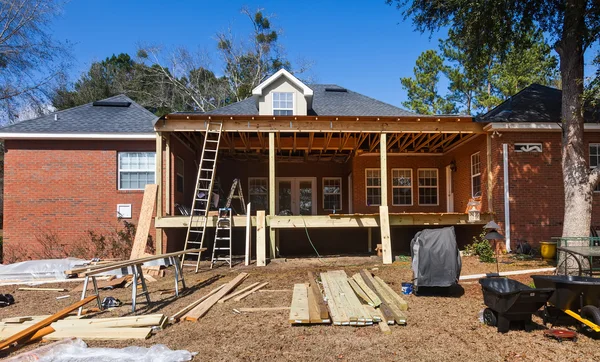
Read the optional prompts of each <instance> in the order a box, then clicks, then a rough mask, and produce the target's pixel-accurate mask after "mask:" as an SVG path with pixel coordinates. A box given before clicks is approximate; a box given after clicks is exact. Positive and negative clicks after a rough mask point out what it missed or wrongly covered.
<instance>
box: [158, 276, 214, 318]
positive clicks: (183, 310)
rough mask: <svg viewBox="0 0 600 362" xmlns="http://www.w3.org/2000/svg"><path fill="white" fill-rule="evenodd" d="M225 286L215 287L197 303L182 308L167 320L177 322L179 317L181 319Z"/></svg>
mask: <svg viewBox="0 0 600 362" xmlns="http://www.w3.org/2000/svg"><path fill="white" fill-rule="evenodd" d="M225 285H226V284H223V285H219V286H218V287H216V288H215V289H213V290H211V291H210V292H209V293H208V294H207V295H205V296H203V297H202V298H200V299H198V300H197V301H195V302H193V303H191V304H188V305H187V306H185V307H183V309H181V310H179V311H178V312H177V313H175V314H173V316H171V318H169V319H170V320H173V321H178V320H179V319H181V317H183V316H184V315H185V314H186V313H187V312H189V311H190V310H192V309H193V308H194V307H196V306H197V305H198V304H200V303H202V302H203V301H205V300H206V299H208V298H209V297H210V296H212V295H213V294H215V293H216V292H218V291H219V290H221V289H222V288H223V287H225Z"/></svg>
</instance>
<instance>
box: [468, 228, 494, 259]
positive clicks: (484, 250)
mask: <svg viewBox="0 0 600 362" xmlns="http://www.w3.org/2000/svg"><path fill="white" fill-rule="evenodd" d="M485 234H486V233H485V230H482V231H481V233H480V234H479V235H477V236H474V237H473V243H472V244H471V245H467V246H466V247H465V251H464V253H465V254H466V255H477V256H479V261H481V262H483V263H494V262H495V261H496V257H495V254H494V249H493V248H492V245H491V244H490V241H489V240H487V239H486V238H485Z"/></svg>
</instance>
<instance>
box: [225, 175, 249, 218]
mask: <svg viewBox="0 0 600 362" xmlns="http://www.w3.org/2000/svg"><path fill="white" fill-rule="evenodd" d="M236 193H237V194H236ZM233 199H236V200H240V204H241V208H242V213H241V215H246V203H245V202H244V193H243V192H242V184H241V182H240V179H239V178H236V179H234V180H233V183H232V184H231V190H229V196H227V202H226V203H225V208H226V209H229V208H231V201H232V200H233ZM236 211H237V210H236Z"/></svg>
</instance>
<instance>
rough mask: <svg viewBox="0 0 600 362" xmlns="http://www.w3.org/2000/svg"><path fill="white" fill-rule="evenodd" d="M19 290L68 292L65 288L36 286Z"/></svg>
mask: <svg viewBox="0 0 600 362" xmlns="http://www.w3.org/2000/svg"><path fill="white" fill-rule="evenodd" d="M17 290H21V291H32V292H33V291H41V292H67V291H68V289H65V288H35V287H22V288H19V289H17Z"/></svg>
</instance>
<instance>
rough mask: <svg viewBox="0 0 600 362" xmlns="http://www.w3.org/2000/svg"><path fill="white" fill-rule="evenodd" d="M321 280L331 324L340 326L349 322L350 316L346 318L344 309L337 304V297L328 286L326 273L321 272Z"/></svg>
mask: <svg viewBox="0 0 600 362" xmlns="http://www.w3.org/2000/svg"><path fill="white" fill-rule="evenodd" d="M321 282H322V283H323V290H324V291H325V296H326V297H327V308H328V309H329V314H330V315H331V320H332V321H333V324H335V325H340V326H342V325H348V324H350V318H348V316H347V315H346V313H345V312H344V310H343V309H342V308H341V307H340V306H338V299H339V297H338V296H337V295H335V293H334V292H333V289H332V287H330V285H329V278H328V277H327V273H321Z"/></svg>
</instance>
